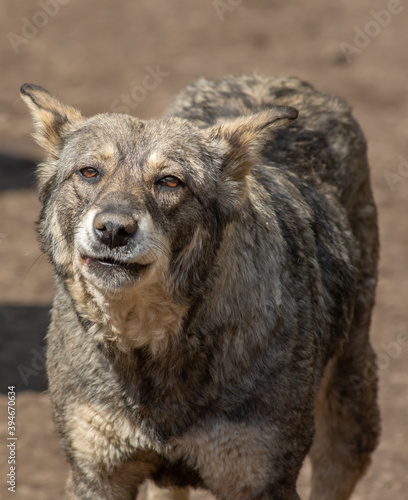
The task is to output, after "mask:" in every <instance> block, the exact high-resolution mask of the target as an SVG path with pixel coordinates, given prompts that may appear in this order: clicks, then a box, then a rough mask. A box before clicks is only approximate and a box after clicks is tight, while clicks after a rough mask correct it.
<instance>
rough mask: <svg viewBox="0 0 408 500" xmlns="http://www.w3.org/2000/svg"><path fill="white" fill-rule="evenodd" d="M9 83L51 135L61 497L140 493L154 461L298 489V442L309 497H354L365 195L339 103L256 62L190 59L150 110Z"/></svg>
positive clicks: (47, 222) (238, 494)
mask: <svg viewBox="0 0 408 500" xmlns="http://www.w3.org/2000/svg"><path fill="white" fill-rule="evenodd" d="M21 93H22V97H23V99H24V100H25V101H26V103H27V104H28V106H29V107H30V109H31V110H32V113H33V115H34V119H35V125H36V139H37V141H38V142H39V144H41V145H42V146H43V147H44V148H45V150H46V151H47V158H46V161H45V162H44V163H43V164H42V165H40V166H39V169H38V188H39V193H40V198H41V200H42V203H43V209H42V212H41V216H40V220H39V225H38V227H39V235H40V240H41V243H42V247H43V249H44V251H45V252H46V253H47V255H48V256H49V258H50V259H51V262H52V263H53V265H54V267H55V274H56V283H57V291H56V297H55V301H54V307H53V311H52V322H51V326H50V330H49V334H48V344H49V345H48V375H49V383H50V392H51V397H52V402H53V407H54V418H55V422H56V426H57V430H58V432H59V435H60V439H61V443H62V447H63V449H64V451H65V454H66V457H67V460H68V461H69V463H70V465H71V469H72V474H71V478H70V481H69V485H68V498H70V499H92V500H94V499H121V500H125V499H126V500H131V499H134V498H135V497H136V495H137V492H138V489H139V486H140V485H141V484H142V482H143V481H145V480H146V479H151V480H153V481H154V482H155V483H156V484H158V485H159V486H163V487H171V486H176V487H179V488H183V487H187V486H193V487H197V486H201V487H204V488H207V489H208V490H210V491H211V492H212V493H213V495H214V496H215V497H216V498H218V499H222V500H255V499H257V500H261V499H262V500H266V499H274V500H283V499H285V500H289V499H297V498H299V497H298V495H297V493H296V479H297V476H298V473H299V470H300V468H301V465H302V463H303V460H304V458H305V456H306V454H307V453H308V452H309V451H310V452H311V459H312V464H313V478H312V490H313V491H312V495H311V498H312V499H313V500H318V499H319V500H345V499H347V498H349V496H350V494H351V491H352V489H353V487H354V485H355V483H356V482H357V480H358V479H359V478H360V477H361V475H362V474H363V473H364V471H365V469H366V467H367V465H368V463H369V459H370V454H371V452H372V451H373V449H374V448H375V446H376V444H377V439H378V434H379V414H378V409H377V405H376V380H374V378H373V377H370V379H369V380H367V379H365V377H364V374H365V373H366V370H365V368H366V367H367V364H370V365H372V363H373V362H374V353H373V351H372V349H371V347H370V344H369V332H368V331H369V324H370V316H371V309H372V306H373V302H374V292H375V286H376V277H377V270H376V269H377V254H378V240H377V224H376V208H375V205H374V202H373V198H372V194H371V188H370V182H369V170H368V165H367V159H366V145H365V141H364V137H363V135H362V133H361V131H360V129H359V127H358V125H357V123H356V122H355V120H354V119H353V117H352V115H351V113H350V109H349V107H348V106H347V105H346V104H345V103H344V102H343V101H341V100H340V99H338V98H334V97H329V96H326V95H324V94H321V93H319V92H317V91H316V90H314V89H313V88H312V87H311V86H310V85H308V84H306V83H304V82H301V81H299V80H297V79H263V78H259V77H228V78H225V79H222V80H220V81H218V82H208V81H206V80H200V81H198V82H196V83H194V84H192V85H190V86H189V87H187V88H186V89H185V90H184V91H183V92H182V93H181V94H180V95H179V96H178V97H177V98H176V99H175V100H174V102H173V103H172V105H171V106H170V108H169V110H168V113H167V117H165V118H163V119H161V120H151V121H143V120H138V119H137V118H133V117H131V116H127V115H119V114H104V115H97V116H94V117H92V118H89V119H87V118H84V117H82V116H81V114H80V113H79V111H77V110H75V109H73V108H71V107H68V106H65V105H63V104H61V103H60V102H59V101H58V100H57V99H55V98H54V97H52V96H51V95H50V94H48V92H47V91H45V90H44V89H42V88H40V87H36V86H34V85H27V84H26V85H24V86H23V87H22V89H21ZM294 108H296V109H297V110H298V111H299V118H298V119H297V120H296V121H294V120H295V119H296V118H297V115H298V112H297V111H296V109H294ZM292 122H293V123H292ZM288 124H289V125H288ZM285 125H288V126H287V127H284V126H285ZM174 491H178V492H179V493H180V494H182V493H181V490H174ZM174 491H173V493H174ZM173 493H170V492H169V495H170V494H173ZM169 498H170V497H169Z"/></svg>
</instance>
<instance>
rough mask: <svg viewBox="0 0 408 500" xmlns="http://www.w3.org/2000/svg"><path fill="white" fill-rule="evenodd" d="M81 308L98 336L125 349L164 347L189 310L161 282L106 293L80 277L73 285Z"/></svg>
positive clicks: (157, 348) (154, 349)
mask: <svg viewBox="0 0 408 500" xmlns="http://www.w3.org/2000/svg"><path fill="white" fill-rule="evenodd" d="M70 292H71V295H72V296H73V298H74V300H75V302H76V304H77V308H78V309H79V312H80V313H81V314H83V315H84V316H85V317H86V318H87V319H88V320H90V321H91V322H92V326H91V333H93V334H94V336H95V340H99V341H101V342H106V341H113V342H115V343H116V344H117V346H118V347H119V348H120V349H121V350H123V351H129V350H132V349H137V348H140V347H143V346H147V347H150V349H151V350H152V352H155V351H158V350H160V349H163V348H165V346H166V343H167V342H168V341H169V340H170V339H171V338H172V337H174V335H176V334H177V332H178V331H179V330H180V328H181V326H182V321H183V317H184V315H185V313H186V311H187V306H186V305H184V304H177V303H175V302H174V301H173V300H172V298H171V297H169V295H168V294H167V293H166V292H165V290H164V288H163V286H162V285H160V284H156V283H155V284H147V285H145V286H140V287H135V288H131V289H129V290H121V291H120V292H119V293H117V292H107V291H103V293H102V292H101V291H100V290H98V289H97V288H95V287H89V284H87V283H84V282H83V281H82V280H78V281H77V282H76V283H75V285H74V286H72V287H71V290H70Z"/></svg>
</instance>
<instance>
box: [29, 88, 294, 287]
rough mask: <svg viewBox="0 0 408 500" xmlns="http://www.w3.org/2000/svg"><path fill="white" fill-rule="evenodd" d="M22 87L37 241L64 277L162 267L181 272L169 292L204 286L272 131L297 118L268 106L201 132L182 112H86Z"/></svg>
mask: <svg viewBox="0 0 408 500" xmlns="http://www.w3.org/2000/svg"><path fill="white" fill-rule="evenodd" d="M21 96H22V98H23V99H24V101H25V102H26V103H27V104H28V106H29V108H30V109H31V111H32V114H33V116H34V121H35V138H36V140H37V142H38V143H39V144H40V145H41V146H42V147H43V148H44V149H45V150H46V152H47V158H46V160H45V161H44V162H43V163H42V164H40V165H39V167H38V174H37V179H38V188H39V196H40V199H41V201H42V203H43V210H42V215H41V217H40V222H39V232H40V238H41V241H42V244H43V247H44V249H45V251H46V252H47V253H48V255H49V256H50V258H51V260H52V262H53V264H54V265H55V267H56V269H57V272H58V273H59V274H60V275H61V276H72V275H73V274H74V272H79V273H80V275H81V276H83V277H84V278H85V279H86V280H88V281H91V282H92V283H94V284H96V285H97V286H99V287H102V288H106V289H110V290H113V289H121V288H123V287H127V286H132V285H135V284H137V283H138V282H140V281H141V280H143V279H144V277H146V276H147V275H149V274H150V275H151V274H152V273H157V272H161V273H164V276H165V277H166V278H168V279H169V280H170V281H171V279H170V278H171V277H172V276H173V277H174V276H177V286H174V288H175V290H173V291H178V292H179V293H180V292H181V293H184V294H189V293H194V291H195V290H197V289H198V288H200V286H201V284H202V283H203V281H204V279H205V276H206V275H207V272H208V268H209V267H211V263H212V262H213V261H214V259H215V256H216V253H217V249H218V247H219V245H220V242H221V240H222V237H223V230H224V228H225V226H226V224H228V222H229V221H231V220H233V219H234V218H235V217H237V216H239V213H240V210H241V209H242V206H243V203H245V198H246V196H247V175H248V173H249V172H250V169H251V167H252V166H253V165H254V163H255V162H257V160H258V157H259V155H260V152H261V150H262V147H263V146H264V143H265V142H266V141H267V140H268V139H269V138H270V131H271V129H272V128H274V127H278V126H281V125H285V124H287V123H289V122H291V121H292V120H294V119H295V118H296V117H297V112H296V110H295V109H293V108H289V107H275V108H271V109H268V110H266V111H263V112H260V113H257V114H254V115H251V116H245V117H241V118H237V119H235V120H233V121H225V122H223V123H219V124H217V125H214V126H212V127H209V128H207V129H199V128H197V127H195V126H194V125H193V124H191V123H190V122H188V121H187V120H183V119H180V118H165V119H161V120H150V121H143V120H139V119H137V118H134V117H131V116H128V115H119V114H102V115H96V116H94V117H91V118H84V117H83V116H82V115H81V113H80V112H79V111H77V110H76V109H74V108H72V107H69V106H66V105H63V104H62V103H60V102H59V101H58V100H57V99H56V98H54V97H52V96H51V95H50V94H49V93H48V92H47V91H46V90H44V89H43V88H41V87H38V86H34V85H29V84H26V85H23V87H22V88H21ZM173 281H174V280H173ZM197 287H198V288H197ZM176 289H177V290H176Z"/></svg>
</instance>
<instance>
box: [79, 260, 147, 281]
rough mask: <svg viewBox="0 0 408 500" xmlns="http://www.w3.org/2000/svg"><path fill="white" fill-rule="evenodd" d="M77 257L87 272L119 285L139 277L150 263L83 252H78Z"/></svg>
mask: <svg viewBox="0 0 408 500" xmlns="http://www.w3.org/2000/svg"><path fill="white" fill-rule="evenodd" d="M79 257H80V261H82V264H83V265H85V266H86V269H87V271H88V272H89V273H91V274H92V275H95V276H96V277H97V278H100V279H103V280H104V281H105V280H108V281H112V283H114V284H115V285H119V286H120V285H123V284H125V282H129V281H133V280H134V279H136V278H139V277H140V275H141V274H142V273H143V271H145V270H146V269H147V268H148V267H149V265H150V264H138V263H137V262H124V261H121V260H118V259H114V258H112V257H91V256H90V255H84V254H80V256H79Z"/></svg>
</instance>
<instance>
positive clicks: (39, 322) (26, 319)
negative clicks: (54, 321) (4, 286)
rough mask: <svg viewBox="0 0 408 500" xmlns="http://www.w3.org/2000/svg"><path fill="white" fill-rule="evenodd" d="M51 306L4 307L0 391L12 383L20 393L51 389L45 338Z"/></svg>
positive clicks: (1, 308)
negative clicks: (46, 374)
mask: <svg viewBox="0 0 408 500" xmlns="http://www.w3.org/2000/svg"><path fill="white" fill-rule="evenodd" d="M48 323H49V308H48V307H37V306H9V305H1V306H0V380H1V381H2V384H1V386H0V393H3V394H4V393H6V392H7V387H8V386H15V387H16V389H15V390H16V392H21V391H26V390H32V391H37V392H38V391H44V390H46V388H47V382H46V376H45V356H44V347H45V341H44V337H45V334H46V331H47V326H48Z"/></svg>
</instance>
